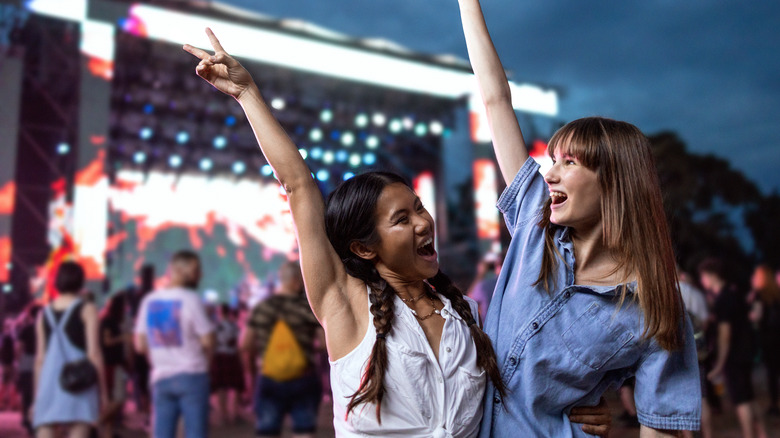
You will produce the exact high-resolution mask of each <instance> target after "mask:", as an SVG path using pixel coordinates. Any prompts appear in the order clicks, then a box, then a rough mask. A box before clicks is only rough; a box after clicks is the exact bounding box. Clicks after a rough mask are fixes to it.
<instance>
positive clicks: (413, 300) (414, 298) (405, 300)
mask: <svg viewBox="0 0 780 438" xmlns="http://www.w3.org/2000/svg"><path fill="white" fill-rule="evenodd" d="M427 294H428V291H425V292H423V293H421V294H420V295H418V296H416V297H412V298H401V296H400V295H399V296H398V298H401V301H403V302H404V303H413V302H415V301H417V300H419V299H420V298H422V297H424V296H426V295H427Z"/></svg>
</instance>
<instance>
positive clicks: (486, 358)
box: [428, 271, 506, 398]
mask: <svg viewBox="0 0 780 438" xmlns="http://www.w3.org/2000/svg"><path fill="white" fill-rule="evenodd" d="M428 283H430V285H431V286H433V287H434V288H435V289H436V292H438V293H440V294H441V295H443V296H444V297H445V298H447V299H448V300H450V303H451V304H452V308H453V309H455V311H457V312H458V315H460V317H461V318H463V320H464V321H466V324H467V325H468V326H469V331H470V332H471V338H472V339H473V340H474V346H475V347H476V348H477V366H478V367H480V368H482V369H483V370H485V372H486V373H487V375H488V377H490V381H491V382H493V386H495V388H496V391H498V393H499V394H500V395H501V397H502V398H503V397H504V396H505V395H506V386H505V385H504V381H503V380H502V379H501V371H500V370H499V369H498V361H497V360H496V352H495V351H494V350H493V344H492V343H491V341H490V337H488V335H487V333H485V332H483V331H482V329H481V328H480V327H479V324H477V321H476V320H475V319H474V315H473V314H472V313H471V307H470V306H469V303H468V301H466V299H465V298H463V292H461V290H460V289H458V287H457V286H455V284H454V283H453V282H452V280H450V277H448V276H447V275H445V274H444V273H443V272H441V271H439V272H438V273H437V274H436V276H435V277H433V278H431V279H428Z"/></svg>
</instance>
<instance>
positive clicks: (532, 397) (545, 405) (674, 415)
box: [459, 0, 701, 437]
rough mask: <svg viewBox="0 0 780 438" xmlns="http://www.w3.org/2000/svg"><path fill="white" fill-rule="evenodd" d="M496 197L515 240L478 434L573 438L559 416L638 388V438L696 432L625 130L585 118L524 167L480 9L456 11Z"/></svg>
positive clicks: (687, 338)
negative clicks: (548, 165)
mask: <svg viewBox="0 0 780 438" xmlns="http://www.w3.org/2000/svg"><path fill="white" fill-rule="evenodd" d="M459 3H460V9H461V18H462V21H463V29H464V33H465V37H466V43H467V46H468V50H469V56H470V59H471V62H472V67H473V69H474V72H475V74H476V76H477V80H478V83H479V87H480V91H481V93H482V98H483V100H484V103H485V106H486V108H487V114H488V121H489V124H490V129H491V132H492V137H493V146H494V149H495V152H496V156H497V159H498V163H499V166H500V168H501V173H502V175H503V177H504V180H505V181H506V183H507V186H508V187H507V188H506V190H505V191H504V193H503V194H502V196H501V198H500V199H499V201H498V208H499V209H500V210H501V212H502V213H503V214H504V218H505V220H506V224H507V227H508V228H509V232H510V234H511V235H512V241H511V243H510V245H509V249H508V252H507V257H506V261H505V263H504V267H503V270H502V272H501V275H500V276H499V279H498V283H497V285H496V290H495V293H494V295H493V300H492V302H491V305H490V309H489V310H488V314H487V321H486V325H485V331H486V332H487V333H488V335H490V337H491V338H492V339H493V344H494V348H495V350H496V355H497V359H498V364H499V369H500V370H501V377H502V379H503V381H504V383H505V385H506V387H507V396H505V397H502V396H501V395H500V394H499V393H498V392H496V391H495V390H494V389H493V388H492V386H491V385H488V390H487V394H486V402H485V411H484V415H483V419H482V426H481V431H480V436H482V437H489V436H498V437H503V436H555V437H563V436H583V435H584V432H582V430H581V429H580V427H579V426H577V425H574V424H572V423H571V421H570V419H569V418H568V417H567V413H568V412H569V411H570V409H571V407H572V406H575V405H587V404H589V403H594V402H596V401H597V400H598V399H599V397H601V395H602V394H603V393H604V391H606V390H607V389H608V388H610V387H613V388H616V387H618V386H619V385H620V383H621V382H622V381H623V380H625V379H626V378H628V377H631V376H636V390H635V399H636V406H637V412H638V417H639V422H640V423H641V432H640V436H643V437H644V436H674V435H675V434H676V433H678V432H677V431H679V430H697V429H698V428H699V421H700V403H701V395H700V389H699V378H698V367H697V362H696V351H695V348H694V343H693V334H692V330H691V327H690V323H689V322H688V320H687V319H686V318H685V317H684V310H683V304H682V300H681V298H680V293H679V287H678V284H677V280H676V274H675V263H674V254H673V252H672V246H671V242H670V238H669V232H668V230H667V225H666V219H665V216H664V211H663V206H662V201H661V191H660V188H659V184H658V177H657V174H656V171H655V166H654V164H653V158H652V155H651V151H650V145H649V141H648V140H647V138H646V137H645V136H644V135H643V134H642V133H641V132H640V131H639V129H637V128H636V127H635V126H633V125H630V124H628V123H625V122H618V121H614V120H608V119H603V118H595V117H594V118H587V119H580V120H576V121H574V122H571V123H569V124H567V125H566V126H564V127H563V128H561V129H560V130H559V131H558V132H557V133H556V134H555V135H554V136H553V137H552V139H550V143H549V154H550V156H551V157H552V159H553V162H554V164H553V167H552V169H551V170H550V171H549V172H548V173H547V174H546V175H545V176H544V177H542V175H541V174H540V173H539V165H538V164H536V163H535V162H534V160H533V159H531V158H529V156H528V152H527V151H526V148H525V144H524V142H523V136H522V133H521V131H520V127H519V125H518V123H517V119H516V117H515V113H514V110H513V107H512V101H511V92H510V89H509V87H508V85H507V79H506V75H505V73H504V70H503V68H502V66H501V62H500V60H499V58H498V55H497V53H496V51H495V48H494V47H493V43H492V41H491V40H490V35H489V34H488V30H487V26H486V24H485V21H484V17H483V16H482V11H481V9H480V5H479V1H478V0H459Z"/></svg>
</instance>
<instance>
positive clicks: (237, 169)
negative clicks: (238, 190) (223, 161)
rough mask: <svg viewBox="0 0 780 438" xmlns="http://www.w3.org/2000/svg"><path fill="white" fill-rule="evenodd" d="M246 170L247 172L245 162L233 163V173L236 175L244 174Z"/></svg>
mask: <svg viewBox="0 0 780 438" xmlns="http://www.w3.org/2000/svg"><path fill="white" fill-rule="evenodd" d="M245 170H246V164H244V162H243V161H236V162H235V163H233V173H235V174H236V175H239V174H242V173H244V171H245Z"/></svg>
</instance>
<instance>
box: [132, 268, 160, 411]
mask: <svg viewBox="0 0 780 438" xmlns="http://www.w3.org/2000/svg"><path fill="white" fill-rule="evenodd" d="M152 289H154V266H153V265H150V264H145V265H143V266H141V269H140V270H139V271H138V284H137V285H134V286H131V287H130V288H129V289H128V290H127V291H126V297H127V303H128V305H129V306H130V318H131V320H132V321H135V319H136V318H137V317H138V308H139V307H140V305H141V301H142V300H143V299H144V297H145V296H146V295H147V294H148V293H149V292H151V291H152ZM128 353H129V355H130V357H129V358H128V365H129V368H130V374H131V377H132V381H133V397H134V398H135V403H136V406H137V408H138V410H139V411H140V412H142V413H144V414H145V415H146V417H145V420H146V421H148V420H149V373H150V369H149V361H148V360H147V358H146V355H144V354H139V353H138V352H136V351H135V350H134V349H132V348H131V349H129V351H128Z"/></svg>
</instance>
